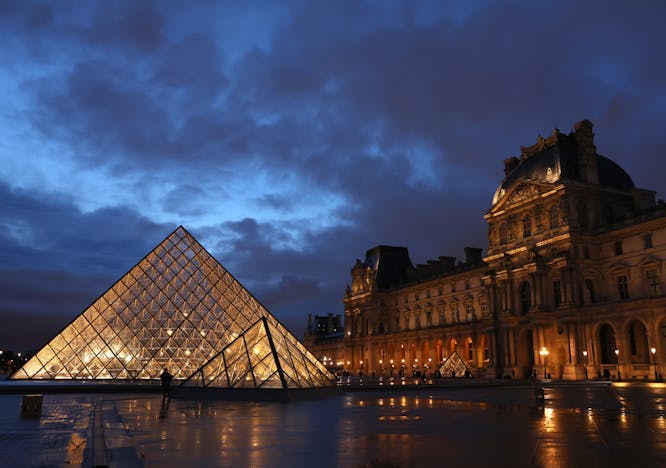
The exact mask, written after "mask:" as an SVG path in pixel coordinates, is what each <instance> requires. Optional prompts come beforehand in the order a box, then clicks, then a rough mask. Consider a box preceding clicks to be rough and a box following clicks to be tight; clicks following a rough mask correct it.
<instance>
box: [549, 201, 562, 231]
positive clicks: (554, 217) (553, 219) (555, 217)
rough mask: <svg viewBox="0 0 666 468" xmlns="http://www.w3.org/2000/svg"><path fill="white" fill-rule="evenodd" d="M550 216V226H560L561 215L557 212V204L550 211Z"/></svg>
mask: <svg viewBox="0 0 666 468" xmlns="http://www.w3.org/2000/svg"><path fill="white" fill-rule="evenodd" d="M548 218H549V219H550V228H551V229H555V228H558V227H560V216H559V214H558V212H557V205H556V206H552V207H551V208H550V211H549V212H548Z"/></svg>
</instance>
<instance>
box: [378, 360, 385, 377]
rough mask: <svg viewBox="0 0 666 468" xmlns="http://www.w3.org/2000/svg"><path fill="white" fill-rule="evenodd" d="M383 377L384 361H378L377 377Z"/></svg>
mask: <svg viewBox="0 0 666 468" xmlns="http://www.w3.org/2000/svg"><path fill="white" fill-rule="evenodd" d="M382 375H384V360H383V359H380V360H379V376H380V377H381V376H382Z"/></svg>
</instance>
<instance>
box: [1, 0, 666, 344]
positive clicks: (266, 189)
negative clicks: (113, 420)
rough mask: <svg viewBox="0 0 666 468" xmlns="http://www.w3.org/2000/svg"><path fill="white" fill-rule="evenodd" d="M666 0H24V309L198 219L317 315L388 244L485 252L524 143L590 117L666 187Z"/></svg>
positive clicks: (17, 153) (5, 11)
mask: <svg viewBox="0 0 666 468" xmlns="http://www.w3.org/2000/svg"><path fill="white" fill-rule="evenodd" d="M664 8H665V6H664V3H663V2H658V1H655V2H642V3H640V4H637V5H631V6H627V5H626V3H625V2H615V1H611V2H608V1H604V2H585V3H582V4H581V3H580V2H573V1H570V2H564V3H562V2H539V3H534V2H533V3H525V2H509V3H507V2H492V1H491V2H465V4H464V5H463V4H460V5H456V4H445V3H442V2H428V1H423V2H407V3H403V4H399V5H397V4H396V5H387V4H386V2H372V1H370V2H352V1H350V2H329V3H316V4H315V3H311V2H299V1H294V2H276V3H275V4H269V3H265V2H260V3H257V4H255V3H253V2H249V3H248V2H245V3H243V4H238V3H235V2H219V3H214V4H210V3H198V2H193V3H190V4H188V5H187V6H183V5H182V4H180V3H178V2H168V3H165V2H142V3H140V4H136V5H135V4H126V3H123V2H120V3H96V2H91V3H81V4H79V3H77V5H76V6H68V5H63V6H59V8H57V9H54V8H52V6H50V5H48V4H46V3H40V2H34V3H26V2H21V3H20V4H12V5H11V7H9V6H7V5H0V27H2V29H3V30H6V31H8V32H9V34H7V37H8V39H7V41H6V44H5V47H4V49H3V52H4V54H5V55H4V58H5V60H4V63H3V71H0V89H2V90H3V91H4V92H3V93H0V95H1V96H2V97H0V109H2V110H1V111H0V128H1V129H3V130H0V132H2V133H0V136H1V137H2V138H0V140H1V141H2V143H0V163H2V164H1V165H0V202H3V204H2V207H3V208H2V209H1V210H0V223H2V226H3V230H2V233H0V240H2V241H4V245H5V247H2V248H0V259H2V261H3V263H2V264H3V267H4V268H7V269H8V275H9V278H8V279H7V280H6V283H3V284H4V286H3V287H5V288H6V289H5V290H7V291H9V290H11V289H12V284H13V283H12V281H13V280H12V278H11V277H12V273H11V272H16V275H15V276H16V278H23V279H25V278H29V277H30V273H31V272H32V273H34V275H35V276H34V278H38V277H39V278H41V279H40V280H37V279H35V281H34V282H31V281H27V280H25V281H27V282H26V283H25V284H24V285H21V287H16V288H15V289H16V291H17V294H18V292H21V291H22V294H23V295H17V296H12V298H11V299H10V298H9V297H7V299H3V301H0V309H2V310H10V309H16V310H22V311H25V313H28V311H29V310H31V311H33V312H34V313H37V312H38V311H41V310H43V309H42V306H47V305H48V304H47V301H46V299H39V300H37V301H36V302H31V300H30V299H29V298H28V294H27V291H28V290H29V289H30V288H35V289H34V290H35V291H40V293H39V294H36V295H35V297H37V298H40V297H41V296H42V294H43V295H44V298H46V297H51V299H52V301H51V303H52V304H53V303H56V302H57V303H58V304H63V308H67V309H69V308H70V307H73V304H75V303H80V302H76V301H81V300H82V298H81V297H79V296H77V293H76V291H78V290H79V288H82V289H94V287H95V286H94V285H93V284H88V283H86V281H85V278H88V277H89V278H96V279H95V280H94V282H95V284H99V285H100V286H99V287H102V286H101V283H104V282H105V280H106V278H115V277H117V276H119V275H121V274H122V273H124V271H125V270H126V268H128V267H129V266H131V265H132V264H133V263H134V262H135V261H136V260H138V259H139V258H141V257H142V256H143V254H145V253H146V252H147V251H148V250H150V249H151V248H152V247H153V246H154V245H155V244H156V243H157V242H159V241H160V240H161V239H162V238H164V237H165V236H166V235H167V234H168V233H169V232H170V231H171V230H172V229H173V227H175V226H176V225H178V224H184V225H185V226H186V227H187V228H188V229H189V230H191V231H192V233H193V234H194V235H195V236H197V238H199V239H200V240H201V241H202V243H203V244H204V245H205V246H206V247H207V248H208V249H209V250H210V251H211V252H212V253H213V254H215V255H216V256H217V257H218V258H219V259H220V261H221V262H222V263H223V264H224V265H225V266H228V267H229V269H230V270H231V271H232V273H233V274H234V275H236V276H238V277H239V279H241V280H242V282H243V283H244V284H246V285H247V286H248V287H250V289H251V290H252V291H253V292H254V293H255V295H257V297H259V298H260V299H261V300H263V301H265V302H266V304H267V305H268V306H269V307H270V308H271V310H273V311H274V312H275V313H276V314H277V315H278V317H280V318H281V319H283V320H285V323H287V325H288V326H291V327H293V329H295V330H297V331H298V329H299V327H301V328H302V327H304V326H305V320H304V318H303V317H304V316H305V315H306V314H307V313H308V312H312V313H319V314H323V313H327V312H334V313H339V312H341V311H342V307H341V304H340V298H341V297H342V293H343V291H344V285H345V283H346V282H348V281H349V268H350V267H351V265H352V264H353V260H354V259H355V258H357V257H363V255H364V252H365V251H366V250H367V249H369V248H371V247H373V246H375V245H377V244H393V245H404V246H407V247H409V249H410V253H411V255H412V260H413V261H414V263H419V262H423V261H425V260H426V259H428V258H436V257H437V256H439V255H457V256H461V254H462V248H463V247H465V246H467V245H472V246H480V247H485V246H486V227H485V225H484V221H483V218H482V215H483V213H484V212H485V210H486V209H487V208H488V207H489V205H490V200H491V197H492V194H493V192H494V190H495V188H496V187H497V185H498V184H499V183H500V181H501V179H502V177H503V166H502V161H503V159H504V158H506V157H508V156H511V155H517V154H518V153H519V151H520V146H521V145H529V144H531V143H533V142H535V141H536V138H537V136H538V135H539V134H542V135H546V134H549V133H550V132H551V131H552V128H553V127H559V128H560V129H561V130H562V131H568V130H569V129H570V128H571V127H572V125H573V124H574V123H575V122H576V121H578V120H581V119H583V118H589V119H591V120H592V121H593V122H594V123H595V132H596V134H597V140H596V144H597V149H598V151H599V152H601V153H602V154H604V155H606V156H609V157H610V158H612V159H614V160H615V161H617V162H618V163H619V164H620V165H621V166H623V167H625V168H626V169H627V171H628V172H629V174H630V175H631V176H632V178H633V179H634V181H635V182H636V183H637V185H639V186H642V187H646V188H651V189H656V190H658V191H662V190H663V181H662V180H661V179H660V177H659V175H660V174H662V173H663V171H664V167H663V164H664V158H663V157H662V150H661V148H663V147H664V146H666V136H664V132H663V131H662V130H663V129H662V128H661V126H662V123H663V122H664V121H666V110H665V109H666V106H664V101H665V100H666V88H665V85H664V83H666V65H664V63H665V62H664V61H663V57H662V55H663V51H662V50H661V47H659V45H660V44H663V43H665V42H666V37H665V36H666V30H664V28H663V27H662V25H661V17H663V14H660V13H663V12H664ZM572 11H575V14H572V13H571V12H572ZM661 197H663V194H661ZM49 275H53V276H49ZM88 275H89V276H88ZM49 278H51V279H49ZM59 291H60V292H59ZM58 294H62V296H59V295H58ZM64 305H66V307H65V306H64ZM299 323H300V324H301V325H299Z"/></svg>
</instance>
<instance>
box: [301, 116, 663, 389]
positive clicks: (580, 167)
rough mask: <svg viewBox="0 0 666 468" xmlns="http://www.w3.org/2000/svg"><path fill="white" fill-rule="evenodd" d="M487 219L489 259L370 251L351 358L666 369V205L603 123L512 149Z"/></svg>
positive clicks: (629, 373)
mask: <svg viewBox="0 0 666 468" xmlns="http://www.w3.org/2000/svg"><path fill="white" fill-rule="evenodd" d="M484 218H485V219H486V221H487V222H488V253H487V255H486V256H485V257H484V258H482V255H481V249H474V248H467V249H465V253H466V258H465V260H464V262H456V260H455V258H453V257H439V258H438V259H437V260H431V261H428V262H427V264H425V265H417V266H416V267H414V266H413V265H412V262H411V260H410V258H409V255H408V252H407V249H406V248H404V247H389V246H378V247H375V248H373V249H371V250H369V251H368V252H367V253H366V256H365V259H364V260H363V261H361V260H357V261H356V264H355V265H354V267H353V268H352V270H351V276H352V282H351V286H348V287H347V290H346V294H345V297H344V313H345V334H344V339H343V347H344V359H343V360H344V367H345V369H347V370H350V371H351V372H353V373H357V372H360V371H363V372H364V373H369V372H376V373H378V374H379V373H382V374H384V375H386V374H388V373H389V372H398V371H399V370H417V371H426V372H432V371H433V369H435V368H437V367H438V366H439V365H440V364H442V363H443V362H444V361H445V359H446V358H447V356H449V355H451V354H452V353H454V352H457V353H458V354H459V355H460V356H461V357H462V358H463V359H464V360H465V362H466V364H467V365H468V366H469V367H470V368H472V369H473V370H474V371H475V372H476V373H477V374H478V375H483V376H488V377H500V378H502V377H508V376H511V377H515V378H519V377H526V376H535V375H536V376H539V377H544V376H548V375H550V376H552V378H556V379H584V378H586V377H589V378H595V377H597V376H599V375H601V374H604V373H607V374H610V376H612V377H615V378H617V377H621V378H636V379H654V378H655V375H656V373H663V372H664V360H665V358H666V354H665V353H666V296H665V295H664V286H663V284H664V282H663V276H664V275H662V271H663V262H664V258H666V206H665V205H664V204H663V202H661V201H660V202H659V203H656V202H655V192H653V191H650V190H643V189H639V188H636V187H635V186H634V184H633V182H632V180H631V177H629V175H628V174H627V173H626V172H625V171H624V170H623V169H622V168H621V167H620V166H618V165H617V164H616V163H614V162H613V161H611V160H610V159H608V158H606V157H604V156H601V155H600V154H598V153H597V151H596V147H595V145H594V135H593V133H592V123H591V122H589V121H587V120H584V121H582V122H580V123H578V124H576V125H575V127H574V130H573V131H572V132H571V133H569V134H564V133H560V132H559V131H558V130H557V129H556V130H554V131H553V133H552V135H550V136H549V137H548V138H542V137H539V138H538V140H537V143H536V144H534V145H532V146H529V147H522V148H521V154H520V157H519V158H518V157H512V158H509V159H507V160H506V161H505V177H504V180H503V181H502V183H501V184H500V185H499V187H498V189H497V190H496V192H495V194H494V196H493V199H492V204H491V207H490V209H489V210H488V212H487V213H486V214H485V215H484ZM311 349H312V350H313V351H314V352H315V354H316V355H317V356H318V357H321V356H320V354H321V353H320V352H319V350H318V347H317V343H315V344H314V346H312V347H311Z"/></svg>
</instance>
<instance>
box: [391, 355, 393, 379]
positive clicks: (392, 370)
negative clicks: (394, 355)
mask: <svg viewBox="0 0 666 468" xmlns="http://www.w3.org/2000/svg"><path fill="white" fill-rule="evenodd" d="M391 377H393V359H391Z"/></svg>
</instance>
